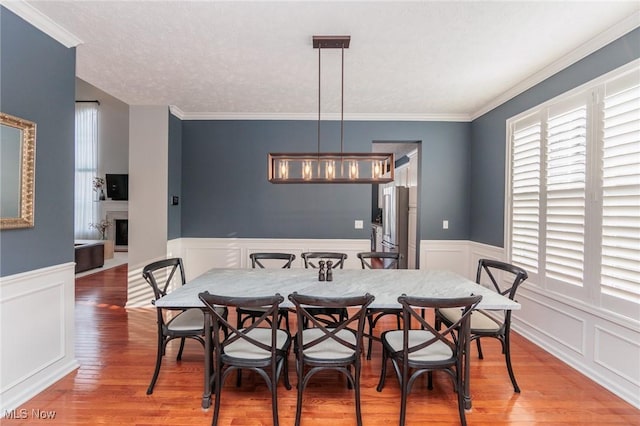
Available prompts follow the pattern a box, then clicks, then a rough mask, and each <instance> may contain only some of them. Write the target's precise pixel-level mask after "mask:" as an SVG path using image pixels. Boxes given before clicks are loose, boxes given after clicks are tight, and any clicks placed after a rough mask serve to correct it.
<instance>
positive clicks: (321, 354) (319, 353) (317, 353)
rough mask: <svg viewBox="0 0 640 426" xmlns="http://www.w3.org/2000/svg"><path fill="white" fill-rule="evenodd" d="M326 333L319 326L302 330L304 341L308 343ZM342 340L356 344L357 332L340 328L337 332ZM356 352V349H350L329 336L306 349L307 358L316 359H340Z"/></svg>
mask: <svg viewBox="0 0 640 426" xmlns="http://www.w3.org/2000/svg"><path fill="white" fill-rule="evenodd" d="M324 335H325V333H323V332H322V330H320V329H319V328H307V329H305V330H302V342H303V344H307V343H309V342H311V341H313V340H315V339H318V338H320V337H322V336H324ZM336 335H337V336H339V337H340V338H341V339H342V340H344V341H346V342H349V343H351V344H353V345H355V344H356V334H355V333H354V332H352V331H350V330H340V331H339V332H338V333H337V334H336ZM354 353H355V350H354V349H349V348H348V347H346V346H345V345H343V344H341V343H339V342H337V341H335V340H333V339H331V338H328V339H326V340H324V341H322V342H320V343H318V344H317V345H314V346H311V347H310V348H309V349H305V350H304V355H305V356H306V357H307V358H312V359H313V358H314V359H331V360H338V359H343V358H349V357H351V356H353V354H354Z"/></svg>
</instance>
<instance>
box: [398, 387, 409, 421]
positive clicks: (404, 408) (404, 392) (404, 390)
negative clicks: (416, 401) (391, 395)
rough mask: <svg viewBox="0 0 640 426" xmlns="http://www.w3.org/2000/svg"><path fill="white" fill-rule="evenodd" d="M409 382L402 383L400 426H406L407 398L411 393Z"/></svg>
mask: <svg viewBox="0 0 640 426" xmlns="http://www.w3.org/2000/svg"><path fill="white" fill-rule="evenodd" d="M407 381H408V380H403V381H402V383H400V426H404V422H405V419H406V416H407V397H408V395H407V394H408V393H409V384H408V383H407Z"/></svg>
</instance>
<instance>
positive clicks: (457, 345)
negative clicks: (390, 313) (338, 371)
mask: <svg viewBox="0 0 640 426" xmlns="http://www.w3.org/2000/svg"><path fill="white" fill-rule="evenodd" d="M481 300H482V296H469V297H460V298H444V299H437V298H436V299H434V298H419V297H409V296H406V295H402V296H400V297H399V298H398V302H400V304H401V305H402V315H403V327H402V330H389V331H385V332H383V333H382V336H381V340H382V347H383V351H382V371H381V373H380V382H379V383H378V387H377V390H378V392H381V391H382V389H383V387H384V383H385V379H386V373H387V361H388V360H391V362H392V364H393V368H394V370H395V373H396V377H397V378H398V381H399V382H400V387H401V397H400V426H403V425H404V423H405V418H406V411H407V398H408V396H409V393H410V392H411V387H412V386H413V384H414V383H415V381H416V379H417V378H418V377H420V376H421V375H422V374H424V373H428V375H429V376H428V378H429V389H431V388H432V385H431V374H432V372H433V371H436V370H442V371H445V372H446V373H448V374H449V375H450V376H451V378H452V379H453V382H454V390H455V391H456V392H457V394H458V413H459V415H460V423H462V425H463V426H464V425H466V424H467V423H466V418H465V412H464V410H465V400H464V397H465V377H464V376H465V374H464V373H465V367H464V356H465V345H466V343H467V340H468V339H469V316H470V314H471V311H472V310H473V309H474V308H475V307H476V306H477V305H478V303H480V301H481ZM415 308H420V309H421V310H422V309H442V308H450V309H457V310H459V311H460V312H461V315H460V317H459V319H458V320H457V321H456V322H454V323H453V324H451V326H450V327H449V328H447V329H446V330H443V331H438V330H436V329H435V328H434V327H433V326H431V325H430V324H429V323H427V321H426V320H425V319H424V318H423V317H422V313H421V312H418V310H417V309H415ZM412 320H415V321H416V322H417V324H419V325H420V328H418V329H415V328H412V327H411V322H412ZM453 331H457V338H455V339H453V338H451V336H452V335H453Z"/></svg>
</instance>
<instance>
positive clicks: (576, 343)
mask: <svg viewBox="0 0 640 426" xmlns="http://www.w3.org/2000/svg"><path fill="white" fill-rule="evenodd" d="M480 258H489V259H498V260H504V258H505V254H504V250H503V249H502V248H500V247H493V246H487V245H484V244H479V243H474V242H469V241H421V242H420V265H421V267H422V268H433V269H449V270H452V271H455V272H457V273H459V274H461V275H464V276H467V277H468V278H470V279H474V280H475V272H476V267H477V263H478V259H480ZM517 300H518V301H519V302H520V304H521V305H522V309H521V310H519V311H514V313H513V330H514V331H515V332H517V333H518V334H520V335H522V336H524V337H525V338H526V339H528V340H530V341H532V342H533V343H535V344H537V345H538V346H540V347H541V348H543V349H544V350H546V351H547V352H549V353H551V354H553V355H554V356H556V357H557V358H559V359H561V360H562V361H564V362H565V363H567V364H568V365H570V366H571V367H573V368H575V369H576V370H578V371H580V372H581V373H582V374H584V375H586V376H587V377H590V378H591V379H592V380H594V381H595V382H597V383H599V384H601V385H602V386H604V387H605V388H607V389H608V390H610V391H611V392H613V393H615V394H616V395H618V396H619V397H621V398H622V399H624V400H626V401H628V402H629V403H631V404H632V405H634V406H635V407H638V408H640V317H638V318H635V319H631V318H628V319H626V318H623V317H621V316H620V315H618V314H616V313H614V312H607V311H604V310H602V308H598V307H595V306H591V305H589V304H588V303H587V302H586V301H580V300H575V299H568V298H566V297H563V296H562V295H559V294H552V293H548V292H544V290H542V289H541V288H540V287H539V286H537V285H536V283H535V282H533V281H532V280H528V281H525V283H524V284H523V285H522V287H520V289H519V290H518V295H517ZM514 370H515V373H516V377H517V376H518V366H517V365H515V366H514ZM506 377H507V376H506V375H505V378H506ZM505 380H507V381H508V379H505ZM520 386H521V387H522V388H523V390H522V391H523V392H527V389H526V387H525V386H523V383H522V381H521V382H520Z"/></svg>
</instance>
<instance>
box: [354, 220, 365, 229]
mask: <svg viewBox="0 0 640 426" xmlns="http://www.w3.org/2000/svg"><path fill="white" fill-rule="evenodd" d="M354 227H355V229H362V228H363V227H364V222H363V221H361V220H356V222H355V225H354Z"/></svg>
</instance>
